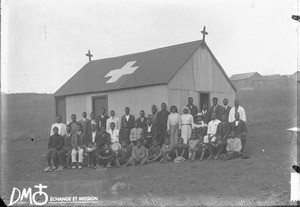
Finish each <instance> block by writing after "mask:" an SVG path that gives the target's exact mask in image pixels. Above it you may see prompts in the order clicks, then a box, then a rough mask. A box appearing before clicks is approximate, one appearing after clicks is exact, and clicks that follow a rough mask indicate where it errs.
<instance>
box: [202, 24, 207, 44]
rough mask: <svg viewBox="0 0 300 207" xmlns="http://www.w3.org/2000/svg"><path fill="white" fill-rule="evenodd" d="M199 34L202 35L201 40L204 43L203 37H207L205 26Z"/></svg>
mask: <svg viewBox="0 0 300 207" xmlns="http://www.w3.org/2000/svg"><path fill="white" fill-rule="evenodd" d="M201 33H202V40H203V42H205V35H208V32H206V27H205V26H204V27H203V30H202V31H201Z"/></svg>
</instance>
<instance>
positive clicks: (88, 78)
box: [54, 40, 235, 96]
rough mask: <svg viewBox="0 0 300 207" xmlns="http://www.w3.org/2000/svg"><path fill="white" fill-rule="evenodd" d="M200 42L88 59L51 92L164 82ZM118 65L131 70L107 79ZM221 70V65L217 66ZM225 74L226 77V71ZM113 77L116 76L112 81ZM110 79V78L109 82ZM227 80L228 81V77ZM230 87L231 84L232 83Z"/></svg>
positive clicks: (170, 77)
mask: <svg viewBox="0 0 300 207" xmlns="http://www.w3.org/2000/svg"><path fill="white" fill-rule="evenodd" d="M201 43H202V40H199V41H194V42H188V43H184V44H179V45H174V46H169V47H164V48H159V49H155V50H150V51H146V52H140V53H135V54H129V55H124V56H119V57H113V58H106V59H101V60H94V61H91V62H89V63H87V64H86V65H85V66H83V68H81V69H80V70H79V71H78V72H77V73H76V74H75V75H74V76H73V77H72V78H70V79H69V80H68V81H67V82H66V83H65V84H64V85H63V86H62V87H61V88H60V89H58V90H57V91H56V92H55V94H54V95H55V96H65V95H73V94H83V93H92V92H103V91H112V90H119V89H125V88H136V87H142V86H150V85H161V84H167V83H168V82H169V81H170V80H171V79H172V78H173V77H174V75H175V74H176V73H177V71H179V70H180V69H181V67H182V66H183V65H184V63H185V62H186V61H187V60H188V59H189V58H190V57H191V56H192V55H193V54H194V52H195V51H196V50H197V48H198V47H199V46H200V45H201ZM206 47H207V46H206ZM207 48H208V47H207ZM121 68H122V71H123V72H124V71H125V72H126V71H127V72H131V74H130V75H122V76H120V75H119V76H114V78H113V79H111V78H112V77H111V76H109V77H108V76H107V75H111V74H113V75H114V74H116V73H118V72H120V70H119V71H114V72H111V71H112V70H116V69H121ZM221 70H223V69H222V68H221ZM223 72H224V71H223ZM224 73H225V72H224ZM105 76H107V77H105ZM225 76H226V78H228V77H227V75H226V74H225ZM115 79H117V80H116V81H114V80H115ZM111 80H112V82H110V81H111ZM113 81H114V82H113ZM228 81H229V83H230V84H231V85H232V83H231V82H230V80H228ZM232 87H233V88H234V86H233V85H232ZM234 89H235V88H234Z"/></svg>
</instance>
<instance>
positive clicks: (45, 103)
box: [1, 93, 55, 138]
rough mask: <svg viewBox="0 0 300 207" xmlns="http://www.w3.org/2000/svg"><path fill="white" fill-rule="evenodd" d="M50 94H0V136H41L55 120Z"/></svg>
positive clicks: (46, 132) (52, 100)
mask: <svg viewBox="0 0 300 207" xmlns="http://www.w3.org/2000/svg"><path fill="white" fill-rule="evenodd" d="M54 103H55V102H54V98H53V95H51V94H36V93H21V94H1V118H2V120H1V137H5V138H20V137H32V138H35V137H42V136H46V135H48V134H49V130H50V129H49V127H50V125H51V123H53V121H54V120H55V115H54V114H55V105H54Z"/></svg>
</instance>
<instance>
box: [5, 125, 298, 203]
mask: <svg viewBox="0 0 300 207" xmlns="http://www.w3.org/2000/svg"><path fill="white" fill-rule="evenodd" d="M249 131H250V134H251V137H249V138H248V140H247V143H246V145H247V147H246V153H247V154H249V155H250V158H249V159H236V160H231V161H226V162H221V161H215V160H211V161H208V160H205V161H196V162H194V163H190V162H185V163H167V164H161V163H153V164H148V165H145V166H133V167H124V168H112V169H105V170H92V169H89V168H83V169H81V170H79V169H75V170H65V171H56V172H51V173H43V172H42V170H43V167H44V166H45V163H46V161H45V159H46V158H45V152H46V144H47V140H46V139H38V140H33V141H32V140H31V139H18V140H9V141H8V140H7V141H5V143H4V144H5V148H6V149H7V152H6V153H7V154H6V158H7V159H5V163H4V166H7V167H6V168H4V169H2V172H1V176H3V177H2V178H4V179H2V180H4V182H3V183H1V185H3V186H2V187H1V189H2V190H3V189H5V191H4V192H1V197H2V198H3V199H4V201H5V202H6V203H8V202H9V198H10V194H11V192H12V188H13V187H17V188H19V189H22V188H23V187H24V188H28V187H33V186H34V185H36V184H39V183H42V184H44V185H47V186H48V189H47V190H45V191H46V192H47V193H48V195H49V196H57V197H67V196H98V197H99V202H98V203H97V204H96V205H117V206H119V205H127V206H128V205H130V206H174V205H177V206H183V205H188V206H195V205H197V206H199V205H200V206H224V205H226V206H229V205H230V206H240V205H247V206H250V205H251V206H258V205H287V204H289V203H290V183H289V181H290V172H292V170H291V165H293V164H295V163H296V160H295V159H296V158H295V153H296V151H295V149H294V148H295V140H293V142H292V143H290V142H289V139H290V137H289V134H288V133H287V132H286V131H285V129H282V128H278V127H272V128H262V127H260V126H250V127H249ZM118 182H119V183H124V184H122V185H121V187H120V188H118V189H116V190H115V191H112V189H111V187H112V186H113V185H114V184H116V183H118Z"/></svg>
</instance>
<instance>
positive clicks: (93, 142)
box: [86, 124, 101, 168]
mask: <svg viewBox="0 0 300 207" xmlns="http://www.w3.org/2000/svg"><path fill="white" fill-rule="evenodd" d="M100 139H101V136H100V132H98V131H97V127H96V125H95V124H91V131H89V132H88V134H87V136H86V147H89V148H92V147H95V148H97V142H98V143H99V141H100ZM95 151H96V150H94V151H91V152H87V160H88V166H87V167H88V168H90V167H94V166H95V165H96V156H95Z"/></svg>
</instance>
